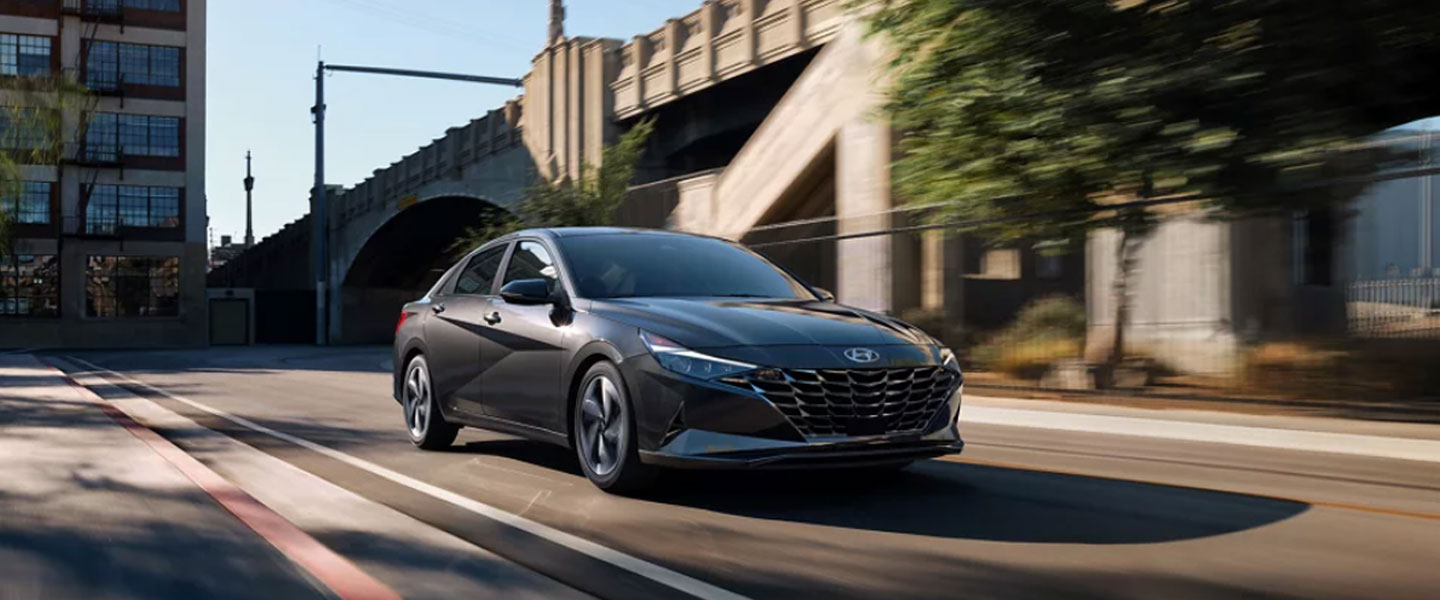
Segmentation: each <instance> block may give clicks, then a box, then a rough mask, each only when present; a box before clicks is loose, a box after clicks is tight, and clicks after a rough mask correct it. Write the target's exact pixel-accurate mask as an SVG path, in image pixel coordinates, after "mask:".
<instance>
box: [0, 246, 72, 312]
mask: <svg viewBox="0 0 1440 600" xmlns="http://www.w3.org/2000/svg"><path fill="white" fill-rule="evenodd" d="M58 316H60V261H58V260H56V259H55V255H54V254H12V255H10V256H7V257H5V258H0V318H3V317H58Z"/></svg>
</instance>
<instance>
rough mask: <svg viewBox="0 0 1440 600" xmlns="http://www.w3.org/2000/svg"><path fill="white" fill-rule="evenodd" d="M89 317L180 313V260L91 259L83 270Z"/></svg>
mask: <svg viewBox="0 0 1440 600" xmlns="http://www.w3.org/2000/svg"><path fill="white" fill-rule="evenodd" d="M85 314H86V316H90V317H174V316H177V315H179V314H180V259H179V258H176V257H171V256H91V257H90V259H89V262H88V263H87V265H86V269H85Z"/></svg>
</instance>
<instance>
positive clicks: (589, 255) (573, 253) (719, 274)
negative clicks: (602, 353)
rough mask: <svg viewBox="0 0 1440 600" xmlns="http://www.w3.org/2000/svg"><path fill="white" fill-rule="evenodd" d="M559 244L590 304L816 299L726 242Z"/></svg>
mask: <svg viewBox="0 0 1440 600" xmlns="http://www.w3.org/2000/svg"><path fill="white" fill-rule="evenodd" d="M559 244H560V248H561V249H562V251H563V252H564V253H565V258H566V259H567V262H568V263H569V265H570V270H571V275H572V276H573V277H574V279H575V284H576V286H577V287H578V288H579V290H578V291H579V294H580V296H582V297H585V298H628V297H641V296H645V297H648V296H672V297H673V296H705V297H735V298H786V299H796V298H810V297H812V295H811V293H810V292H809V291H808V290H807V289H806V288H805V286H804V285H802V284H801V283H800V282H798V281H796V280H795V279H794V278H793V277H790V276H789V275H787V274H786V273H785V272H784V271H782V270H780V269H778V268H776V267H775V265H773V264H771V263H770V261H768V260H765V259H764V258H762V257H761V256H759V255H758V254H755V253H754V252H751V251H750V250H747V249H745V248H743V247H741V246H739V245H736V244H732V243H729V242H725V241H722V240H717V239H712V238H704V237H692V236H685V235H675V234H661V233H655V234H646V233H628V234H614V235H585V236H576V237H562V238H560V239H559Z"/></svg>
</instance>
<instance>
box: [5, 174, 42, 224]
mask: <svg viewBox="0 0 1440 600" xmlns="http://www.w3.org/2000/svg"><path fill="white" fill-rule="evenodd" d="M17 191H18V192H19V193H18V194H16V195H14V196H11V197H9V198H0V211H4V212H5V213H6V214H9V215H10V217H11V218H12V219H13V220H14V222H16V223H19V224H22V225H48V224H49V223H50V182H48V181H26V182H24V183H21V184H20V188H19V190H17Z"/></svg>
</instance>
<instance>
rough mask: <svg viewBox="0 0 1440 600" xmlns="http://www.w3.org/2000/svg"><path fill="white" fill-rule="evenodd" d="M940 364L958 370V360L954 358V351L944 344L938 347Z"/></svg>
mask: <svg viewBox="0 0 1440 600" xmlns="http://www.w3.org/2000/svg"><path fill="white" fill-rule="evenodd" d="M940 366H942V367H945V368H947V369H953V370H955V371H959V370H960V361H958V360H955V352H954V351H952V350H950V349H949V348H946V347H944V346H941V347H940Z"/></svg>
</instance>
